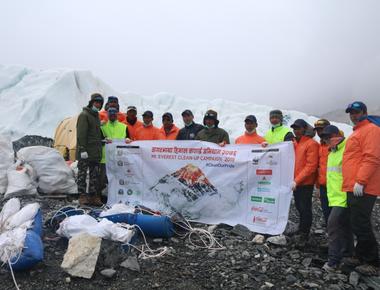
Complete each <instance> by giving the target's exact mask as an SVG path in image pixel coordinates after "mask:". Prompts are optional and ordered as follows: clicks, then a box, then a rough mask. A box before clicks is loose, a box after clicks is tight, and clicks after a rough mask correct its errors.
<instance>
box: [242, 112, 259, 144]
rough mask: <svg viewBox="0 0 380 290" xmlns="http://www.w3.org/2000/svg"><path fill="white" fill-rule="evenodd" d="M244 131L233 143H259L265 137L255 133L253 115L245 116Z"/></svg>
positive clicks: (255, 121) (255, 120) (255, 125)
mask: <svg viewBox="0 0 380 290" xmlns="http://www.w3.org/2000/svg"><path fill="white" fill-rule="evenodd" d="M244 123H245V124H244V125H245V132H244V135H241V136H240V137H238V138H237V139H236V140H235V144H261V143H263V142H265V139H264V138H263V137H261V136H260V135H258V134H257V132H256V128H257V119H256V117H255V116H254V115H249V116H247V117H245V120H244Z"/></svg>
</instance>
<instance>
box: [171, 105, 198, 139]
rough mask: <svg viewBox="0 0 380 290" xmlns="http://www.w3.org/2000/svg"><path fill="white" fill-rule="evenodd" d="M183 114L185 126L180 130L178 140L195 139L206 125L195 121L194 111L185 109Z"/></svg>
mask: <svg viewBox="0 0 380 290" xmlns="http://www.w3.org/2000/svg"><path fill="white" fill-rule="evenodd" d="M181 115H182V119H183V123H184V124H185V127H183V128H182V129H181V130H179V132H178V135H177V140H194V139H195V137H196V136H197V134H198V132H199V131H201V130H202V129H203V128H204V127H203V126H202V125H201V124H197V123H194V115H193V112H192V111H190V110H185V111H183V112H182V114H181Z"/></svg>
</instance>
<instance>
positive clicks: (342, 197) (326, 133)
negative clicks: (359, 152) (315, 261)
mask: <svg viewBox="0 0 380 290" xmlns="http://www.w3.org/2000/svg"><path fill="white" fill-rule="evenodd" d="M318 135H319V136H320V137H321V138H322V139H323V140H324V142H325V144H326V145H327V146H328V150H329V151H330V154H329V155H328V158H327V171H326V174H327V176H326V186H327V196H328V205H329V207H330V209H331V212H330V214H329V218H328V223H327V232H328V261H327V262H326V263H325V264H324V266H323V269H324V270H325V271H327V272H336V271H337V270H338V269H339V267H340V263H341V261H342V259H343V256H350V255H352V252H353V246H354V242H353V236H352V232H351V229H350V211H349V209H348V208H347V193H346V192H343V191H342V181H343V176H342V161H343V154H344V150H345V147H346V140H345V138H344V136H343V135H342V134H341V132H340V130H339V128H338V127H336V126H334V125H327V126H325V127H324V128H323V130H322V132H320V133H319V134H318Z"/></svg>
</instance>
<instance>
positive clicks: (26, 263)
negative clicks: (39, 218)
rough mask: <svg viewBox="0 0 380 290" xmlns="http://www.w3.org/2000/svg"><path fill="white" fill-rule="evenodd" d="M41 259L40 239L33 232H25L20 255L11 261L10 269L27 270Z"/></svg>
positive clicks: (42, 251)
mask: <svg viewBox="0 0 380 290" xmlns="http://www.w3.org/2000/svg"><path fill="white" fill-rule="evenodd" d="M43 258H44V246H43V243H42V240H41V237H40V236H39V235H38V234H37V233H36V232H34V231H33V230H27V231H26V236H25V242H24V248H23V250H22V252H21V255H20V256H15V257H13V258H12V259H11V264H12V269H13V270H14V271H25V270H28V269H30V268H32V267H33V266H34V265H36V264H37V263H38V262H40V261H42V260H43Z"/></svg>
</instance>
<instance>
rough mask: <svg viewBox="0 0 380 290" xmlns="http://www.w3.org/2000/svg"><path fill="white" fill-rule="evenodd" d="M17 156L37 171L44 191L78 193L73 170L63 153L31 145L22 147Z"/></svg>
mask: <svg viewBox="0 0 380 290" xmlns="http://www.w3.org/2000/svg"><path fill="white" fill-rule="evenodd" d="M17 158H18V159H20V160H24V161H26V162H27V163H29V164H30V165H31V166H32V167H33V169H34V170H35V172H36V175H37V180H38V188H39V190H40V191H41V192H42V193H46V194H52V193H77V192H78V187H77V185H76V183H75V179H74V176H73V172H72V170H71V169H70V167H69V166H67V164H66V162H65V160H64V159H63V157H62V156H61V154H60V153H59V152H58V151H57V150H56V149H53V148H48V147H44V146H31V147H25V148H22V149H20V151H18V152H17Z"/></svg>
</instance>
